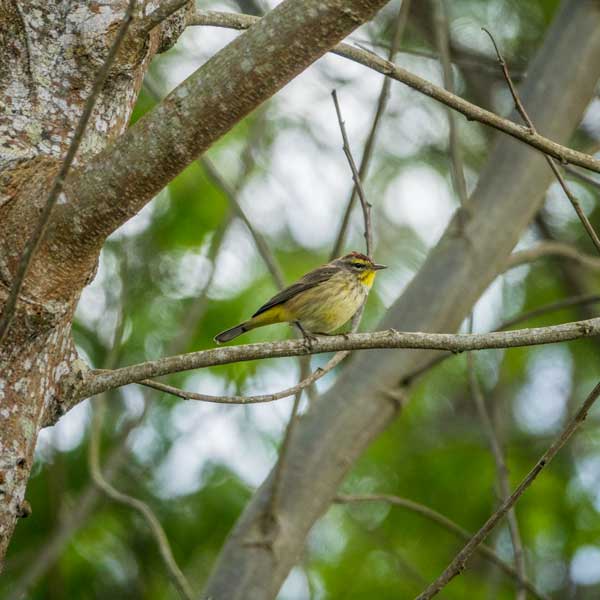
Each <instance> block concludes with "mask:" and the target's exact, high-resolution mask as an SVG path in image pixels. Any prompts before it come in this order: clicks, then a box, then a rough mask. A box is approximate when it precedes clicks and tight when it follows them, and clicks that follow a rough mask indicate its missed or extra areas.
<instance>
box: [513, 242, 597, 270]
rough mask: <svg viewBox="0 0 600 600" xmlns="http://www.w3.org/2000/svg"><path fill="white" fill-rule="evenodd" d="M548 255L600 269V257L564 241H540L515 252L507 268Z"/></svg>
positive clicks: (589, 267)
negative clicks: (585, 252)
mask: <svg viewBox="0 0 600 600" xmlns="http://www.w3.org/2000/svg"><path fill="white" fill-rule="evenodd" d="M547 256H560V257H563V258H568V259H569V260H573V261H575V262H577V263H579V264H580V265H581V266H582V267H585V268H587V269H591V270H593V271H597V270H600V258H598V257H597V256H590V255H589V254H584V253H583V252H580V251H579V250H577V248H575V247H574V246H571V245H570V244H565V243H564V242H540V243H539V244H536V245H535V246H533V247H531V248H528V249H527V250H519V251H518V252H513V253H512V254H511V255H510V256H509V257H508V259H507V261H506V269H512V268H513V267H518V266H519V265H522V264H526V263H530V262H533V261H535V260H538V259H540V258H545V257H547Z"/></svg>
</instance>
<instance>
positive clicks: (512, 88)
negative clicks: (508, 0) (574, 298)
mask: <svg viewBox="0 0 600 600" xmlns="http://www.w3.org/2000/svg"><path fill="white" fill-rule="evenodd" d="M482 29H483V31H485V33H487V34H488V36H489V38H490V40H491V41H492V44H493V46H494V50H495V51H496V56H497V57H498V63H499V64H500V67H501V68H502V72H503V73H504V79H506V83H507V85H508V88H509V90H510V93H511V95H512V98H513V100H514V103H515V108H516V109H517V111H518V112H519V114H520V115H521V117H522V118H523V120H524V121H525V123H527V125H528V127H529V129H530V130H531V132H532V133H534V134H537V130H536V128H535V126H534V124H533V121H532V120H531V119H530V118H529V115H528V114H527V111H526V110H525V107H524V106H523V103H522V102H521V98H520V97H519V94H518V92H517V89H516V88H515V85H514V84H513V81H512V79H511V77H510V73H509V71H508V67H507V65H506V61H505V60H504V58H503V56H502V54H501V53H500V50H499V48H498V45H497V44H496V40H495V39H494V36H493V35H492V34H491V33H490V32H489V31H488V30H487V29H486V28H485V27H483V28H482ZM545 158H546V161H547V162H548V164H549V165H550V168H551V169H552V172H553V173H554V175H555V177H556V179H557V180H558V183H559V184H560V186H561V187H562V189H563V191H564V192H565V194H566V195H567V198H568V199H569V200H570V202H571V204H572V206H573V208H574V209H575V212H576V213H577V216H578V217H579V220H580V221H581V223H582V225H583V226H584V228H585V230H586V231H587V233H588V235H589V237H590V239H591V240H592V242H593V244H594V246H595V247H596V250H598V252H599V253H600V238H598V234H597V233H596V231H595V230H594V227H593V226H592V224H591V223H590V220H589V219H588V218H587V216H586V214H585V213H584V212H583V209H582V208H581V205H580V204H579V201H578V200H577V198H576V197H575V195H574V194H573V193H572V192H571V190H570V189H569V186H568V185H567V182H566V181H565V178H564V177H563V176H562V173H561V172H560V170H559V169H558V167H557V166H556V163H555V162H554V159H553V158H552V157H551V156H549V155H548V154H546V155H545Z"/></svg>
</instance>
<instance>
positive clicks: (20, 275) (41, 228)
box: [0, 0, 136, 346]
mask: <svg viewBox="0 0 600 600" xmlns="http://www.w3.org/2000/svg"><path fill="white" fill-rule="evenodd" d="M135 4H136V0H129V3H128V5H127V9H126V10H125V15H124V16H123V20H122V21H121V24H120V25H119V29H118V30H117V33H116V35H115V39H114V40H113V43H112V45H111V47H110V49H109V51H108V54H107V56H106V58H105V59H104V63H102V66H101V67H100V70H99V71H98V74H97V75H96V79H95V80H94V83H93V85H92V89H91V90H90V95H89V96H88V98H87V100H86V102H85V105H84V107H83V112H82V113H81V116H80V117H79V121H78V123H77V127H76V129H75V132H74V133H73V138H72V140H71V143H70V144H69V148H68V150H67V153H66V154H65V158H64V160H63V161H62V164H61V167H60V170H59V171H58V173H57V175H56V177H55V178H54V182H53V183H52V187H51V188H50V192H49V193H48V198H47V199H46V204H45V205H44V208H43V209H42V212H41V214H40V217H39V219H38V222H37V224H36V226H35V229H34V230H33V233H32V234H31V236H30V238H29V240H28V241H27V243H26V244H25V248H24V250H23V253H22V255H21V259H20V261H19V265H18V267H17V272H16V274H15V277H14V279H13V282H12V285H11V288H10V292H9V294H8V298H7V299H6V302H5V304H4V309H3V311H2V315H1V316H0V346H1V345H2V343H3V342H4V338H5V337H6V334H7V333H8V329H9V327H10V324H11V323H12V320H13V317H14V313H15V308H16V306H17V300H18V298H19V294H20V293H21V288H22V287H23V283H24V282H25V277H26V275H27V271H28V270H29V265H30V263H31V260H32V258H33V255H34V254H35V252H36V250H37V248H38V246H39V244H40V241H41V240H42V237H43V236H44V234H45V233H46V228H47V225H48V221H49V219H50V214H51V213H52V210H53V209H54V206H55V205H56V203H57V201H58V198H59V196H60V193H61V192H62V189H63V185H64V182H65V178H66V177H67V174H68V173H69V171H70V169H71V165H72V164H73V160H74V159H75V155H76V154H77V150H78V149H79V145H80V144H81V140H82V139H83V134H84V133H85V130H86V128H87V125H88V122H89V120H90V117H91V116H92V111H93V110H94V106H95V105H96V101H97V100H98V96H99V95H100V92H101V91H102V88H103V87H104V83H105V81H106V78H107V77H108V74H109V72H110V67H111V65H112V64H113V61H114V59H115V57H116V56H117V52H118V51H119V48H120V46H121V43H122V42H123V40H124V39H125V35H126V33H127V30H128V28H129V25H130V24H131V20H132V18H133V10H134V8H135Z"/></svg>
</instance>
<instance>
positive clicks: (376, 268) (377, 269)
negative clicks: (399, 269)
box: [373, 263, 387, 271]
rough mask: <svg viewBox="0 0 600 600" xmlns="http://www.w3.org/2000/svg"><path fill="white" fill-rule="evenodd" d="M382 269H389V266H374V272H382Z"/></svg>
mask: <svg viewBox="0 0 600 600" xmlns="http://www.w3.org/2000/svg"><path fill="white" fill-rule="evenodd" d="M381 269H387V265H378V264H377V263H375V264H374V265H373V270H374V271H381Z"/></svg>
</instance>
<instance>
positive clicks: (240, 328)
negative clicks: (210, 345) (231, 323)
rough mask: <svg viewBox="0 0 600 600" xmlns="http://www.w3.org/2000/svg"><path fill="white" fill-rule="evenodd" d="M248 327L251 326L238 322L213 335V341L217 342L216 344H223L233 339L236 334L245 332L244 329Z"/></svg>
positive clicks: (247, 329)
mask: <svg viewBox="0 0 600 600" xmlns="http://www.w3.org/2000/svg"><path fill="white" fill-rule="evenodd" d="M250 329H251V327H248V323H240V324H239V325H236V326H235V327H232V328H231V329H226V330H225V331H221V333H219V334H218V335H215V342H217V344H224V343H225V342H229V341H230V340H233V339H234V338H236V337H237V336H238V335H242V333H246V331H249V330H250Z"/></svg>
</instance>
